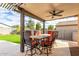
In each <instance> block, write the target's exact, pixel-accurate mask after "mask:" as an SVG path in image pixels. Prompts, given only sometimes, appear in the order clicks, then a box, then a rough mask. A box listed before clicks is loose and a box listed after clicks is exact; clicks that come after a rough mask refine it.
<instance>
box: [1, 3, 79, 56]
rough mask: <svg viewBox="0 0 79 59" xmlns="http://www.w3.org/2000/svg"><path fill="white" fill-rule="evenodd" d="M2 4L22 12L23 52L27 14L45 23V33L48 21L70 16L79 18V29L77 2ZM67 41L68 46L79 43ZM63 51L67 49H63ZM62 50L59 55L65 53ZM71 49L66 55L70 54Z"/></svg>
mask: <svg viewBox="0 0 79 59" xmlns="http://www.w3.org/2000/svg"><path fill="white" fill-rule="evenodd" d="M0 6H1V7H3V8H7V9H9V10H14V11H16V12H19V13H20V34H21V36H20V38H21V42H20V51H21V54H23V52H25V50H24V49H25V46H24V44H25V43H24V26H25V25H24V24H25V21H24V17H25V16H29V17H32V18H35V19H37V20H39V21H41V22H42V23H43V33H45V22H46V21H51V20H57V19H63V18H68V17H77V18H78V25H77V26H78V29H79V4H77V3H72V4H71V3H66V4H65V3H52V4H50V3H33V4H32V3H19V4H18V3H1V5H0ZM53 13H54V14H53ZM56 14H57V15H56ZM78 35H79V31H78ZM56 42H60V41H56ZM66 42H67V43H66V47H68V46H72V47H78V44H77V45H76V44H75V46H74V44H71V42H68V41H66ZM77 42H78V43H79V37H78V39H77ZM64 43H65V42H64ZM69 43H70V45H69ZM58 46H62V45H58ZM55 48H56V47H55ZM68 49H69V48H67V50H68ZM77 49H78V48H77ZM58 50H61V49H58ZM62 51H66V50H65V49H63V50H62ZM62 51H61V52H60V54H58V55H64V54H63V52H62ZM68 51H69V50H68ZM70 51H71V50H70ZM70 51H69V52H68V54H66V55H70ZM19 54H20V53H19ZM53 55H54V54H53ZM56 55H57V54H56Z"/></svg>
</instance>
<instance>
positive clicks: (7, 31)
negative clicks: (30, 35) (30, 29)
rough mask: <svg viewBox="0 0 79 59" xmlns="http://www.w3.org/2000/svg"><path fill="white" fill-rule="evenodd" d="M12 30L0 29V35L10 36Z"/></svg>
mask: <svg viewBox="0 0 79 59" xmlns="http://www.w3.org/2000/svg"><path fill="white" fill-rule="evenodd" d="M13 30H14V29H13V28H5V27H3V28H2V27H0V34H1V35H6V34H10V33H11V32H12V31H13Z"/></svg>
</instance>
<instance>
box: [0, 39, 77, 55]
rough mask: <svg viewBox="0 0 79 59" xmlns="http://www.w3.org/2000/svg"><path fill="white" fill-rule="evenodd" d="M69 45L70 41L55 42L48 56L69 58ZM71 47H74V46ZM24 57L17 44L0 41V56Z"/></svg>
mask: <svg viewBox="0 0 79 59" xmlns="http://www.w3.org/2000/svg"><path fill="white" fill-rule="evenodd" d="M69 43H70V41H62V40H56V43H55V44H54V46H53V48H52V54H50V56H71V53H70V50H69ZM73 43H74V42H73ZM72 45H73V46H75V45H74V44H72ZM72 45H71V46H72ZM76 46H77V44H76ZM24 55H25V53H20V45H19V44H15V43H11V42H8V41H0V56H24ZM42 56H43V55H42Z"/></svg>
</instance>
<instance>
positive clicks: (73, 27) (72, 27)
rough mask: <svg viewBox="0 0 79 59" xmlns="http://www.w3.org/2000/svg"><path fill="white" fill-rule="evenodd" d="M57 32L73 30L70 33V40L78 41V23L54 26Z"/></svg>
mask: <svg viewBox="0 0 79 59" xmlns="http://www.w3.org/2000/svg"><path fill="white" fill-rule="evenodd" d="M56 29H57V30H61V31H62V30H71V31H72V30H75V31H73V32H72V40H74V41H77V39H78V29H79V28H78V21H72V22H62V23H59V24H57V26H56Z"/></svg>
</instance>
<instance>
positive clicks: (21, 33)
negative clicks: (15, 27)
mask: <svg viewBox="0 0 79 59" xmlns="http://www.w3.org/2000/svg"><path fill="white" fill-rule="evenodd" d="M20 11H21V15H20V39H21V42H20V51H21V52H24V13H23V10H22V9H20Z"/></svg>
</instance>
